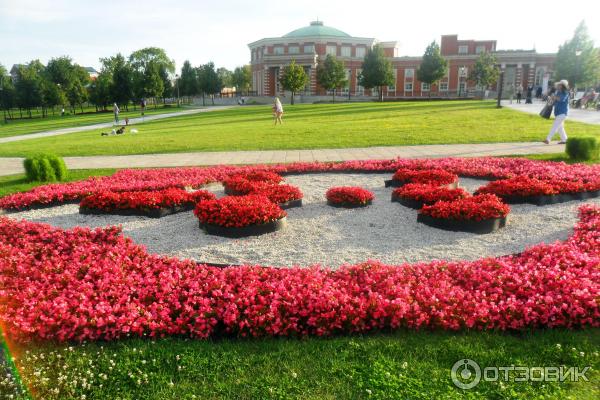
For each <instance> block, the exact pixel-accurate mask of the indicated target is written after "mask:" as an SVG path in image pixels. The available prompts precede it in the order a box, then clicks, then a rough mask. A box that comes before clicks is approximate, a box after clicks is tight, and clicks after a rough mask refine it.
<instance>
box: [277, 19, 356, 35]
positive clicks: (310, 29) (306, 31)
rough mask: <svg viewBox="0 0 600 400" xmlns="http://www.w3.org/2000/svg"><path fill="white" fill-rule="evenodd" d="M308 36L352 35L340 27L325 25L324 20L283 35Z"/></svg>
mask: <svg viewBox="0 0 600 400" xmlns="http://www.w3.org/2000/svg"><path fill="white" fill-rule="evenodd" d="M308 36H337V37H350V35H348V34H347V33H346V32H342V31H340V30H339V29H335V28H332V27H330V26H324V25H323V21H313V22H311V23H310V25H309V26H305V27H303V28H300V29H296V30H295V31H291V32H290V33H288V34H286V35H283V37H308Z"/></svg>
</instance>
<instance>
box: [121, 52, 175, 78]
mask: <svg viewBox="0 0 600 400" xmlns="http://www.w3.org/2000/svg"><path fill="white" fill-rule="evenodd" d="M129 63H130V64H131V68H133V70H134V71H138V72H140V73H142V74H143V73H144V72H145V71H146V69H147V68H148V67H149V66H150V65H151V64H153V65H157V66H158V68H159V69H160V68H164V69H165V70H167V71H168V72H169V73H171V74H173V73H175V61H174V60H171V59H170V58H169V57H168V56H167V53H166V52H165V51H164V50H163V49H161V48H159V47H146V48H143V49H140V50H136V51H134V52H133V53H131V55H130V56H129ZM152 68H154V67H152Z"/></svg>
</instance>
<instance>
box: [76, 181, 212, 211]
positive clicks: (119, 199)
mask: <svg viewBox="0 0 600 400" xmlns="http://www.w3.org/2000/svg"><path fill="white" fill-rule="evenodd" d="M214 199H216V197H215V195H214V194H212V193H210V192H207V191H205V190H198V191H195V192H186V191H185V190H182V189H177V188H169V189H164V190H159V191H137V192H109V191H102V192H99V193H94V194H92V195H90V196H87V197H84V198H83V200H81V203H80V204H79V212H80V213H81V214H118V215H145V216H148V217H152V218H160V217H163V216H165V215H169V214H173V213H176V212H181V211H188V210H192V209H194V206H195V205H196V204H197V203H199V202H202V201H205V200H214Z"/></svg>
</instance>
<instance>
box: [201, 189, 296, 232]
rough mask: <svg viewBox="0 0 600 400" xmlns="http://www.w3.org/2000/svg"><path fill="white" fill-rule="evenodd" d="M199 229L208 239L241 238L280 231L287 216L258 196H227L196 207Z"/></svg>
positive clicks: (276, 206)
mask: <svg viewBox="0 0 600 400" xmlns="http://www.w3.org/2000/svg"><path fill="white" fill-rule="evenodd" d="M194 214H195V215H196V216H197V217H198V220H199V223H200V228H202V229H204V230H205V231H206V232H207V233H209V234H212V235H219V236H227V237H243V236H251V235H260V234H263V233H268V232H273V231H276V230H279V229H282V228H283V227H284V226H285V222H286V220H285V217H286V216H287V213H286V212H285V211H283V210H282V209H281V207H279V206H278V205H277V204H274V203H272V202H271V201H269V199H268V198H267V197H265V196H262V195H247V196H227V197H223V198H221V199H217V200H208V201H203V202H201V203H199V204H198V205H197V206H196V209H195V210H194Z"/></svg>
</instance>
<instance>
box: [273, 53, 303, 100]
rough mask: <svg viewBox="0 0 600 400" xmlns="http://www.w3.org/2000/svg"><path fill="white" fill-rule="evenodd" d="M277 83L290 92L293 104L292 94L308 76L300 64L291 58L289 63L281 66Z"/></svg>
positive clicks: (301, 87) (297, 90)
mask: <svg viewBox="0 0 600 400" xmlns="http://www.w3.org/2000/svg"><path fill="white" fill-rule="evenodd" d="M279 83H280V84H281V87H283V89H284V90H289V91H290V92H292V98H291V103H292V105H293V104H294V96H295V94H296V93H298V92H299V91H300V90H302V89H303V88H304V87H305V86H306V84H307V83H308V76H307V75H306V72H305V71H304V68H303V67H302V66H301V65H297V64H296V60H292V62H291V63H290V64H289V65H286V66H285V67H283V69H282V71H281V77H280V78H279Z"/></svg>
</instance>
